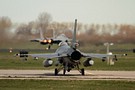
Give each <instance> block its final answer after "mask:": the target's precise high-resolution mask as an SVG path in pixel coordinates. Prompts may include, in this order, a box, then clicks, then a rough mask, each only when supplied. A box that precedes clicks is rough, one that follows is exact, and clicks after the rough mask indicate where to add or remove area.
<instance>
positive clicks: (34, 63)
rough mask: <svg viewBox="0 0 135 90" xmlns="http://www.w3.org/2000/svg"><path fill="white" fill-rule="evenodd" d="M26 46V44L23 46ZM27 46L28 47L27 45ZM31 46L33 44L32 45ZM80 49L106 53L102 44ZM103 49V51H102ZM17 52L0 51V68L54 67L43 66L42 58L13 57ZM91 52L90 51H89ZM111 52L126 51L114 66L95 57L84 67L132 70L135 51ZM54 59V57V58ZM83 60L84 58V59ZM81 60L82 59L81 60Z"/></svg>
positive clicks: (124, 46)
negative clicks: (90, 64) (125, 55)
mask: <svg viewBox="0 0 135 90" xmlns="http://www.w3.org/2000/svg"><path fill="white" fill-rule="evenodd" d="M120 46H121V48H120ZM134 46H135V45H134V44H124V45H116V46H115V48H114V46H112V47H110V49H111V50H113V49H116V50H117V49H124V48H125V49H129V47H130V48H134ZM25 47H26V46H25ZM27 48H28V47H27ZM32 48H33V46H32ZM80 49H81V50H82V51H84V52H91V50H92V51H94V53H106V52H105V47H104V46H103V45H101V46H94V45H90V46H89V47H84V48H82V47H80ZM102 49H104V51H102ZM45 52H49V53H50V51H47V50H46V51H45ZM15 53H18V52H13V53H9V52H0V69H54V66H52V67H49V68H44V67H43V65H42V62H43V60H44V59H39V60H33V59H32V58H30V57H29V58H28V61H23V60H21V59H20V58H19V57H14V54H15ZM29 53H37V52H29ZM91 53H92V52H91ZM113 53H118V54H122V53H127V54H128V56H127V57H120V58H118V61H116V62H115V65H114V66H109V65H107V62H102V61H101V60H100V59H95V58H93V60H94V61H95V64H94V65H93V66H92V67H86V68H85V69H89V70H127V71H134V70H135V67H134V66H135V53H133V52H132V51H126V52H121V51H113ZM54 60H56V59H54ZM84 60H85V59H84ZM81 61H83V60H81Z"/></svg>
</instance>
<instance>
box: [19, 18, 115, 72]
mask: <svg viewBox="0 0 135 90" xmlns="http://www.w3.org/2000/svg"><path fill="white" fill-rule="evenodd" d="M76 27H77V19H76V20H75V26H74V33H73V39H72V43H71V46H70V45H68V44H67V42H61V43H60V44H59V46H60V47H59V48H58V49H57V50H56V52H55V53H50V54H46V53H45V54H28V52H25V51H24V52H23V51H22V52H20V54H17V55H18V56H20V57H24V58H27V57H28V56H29V55H30V56H32V57H41V58H46V60H44V61H43V64H44V67H49V66H52V65H53V61H52V60H51V59H52V58H58V59H57V61H56V62H55V65H56V68H55V73H54V74H55V75H58V73H59V72H60V71H61V70H63V74H64V75H65V73H66V72H69V71H70V70H72V69H73V68H77V69H78V71H79V72H80V73H81V74H82V75H85V71H84V68H80V65H81V61H80V60H81V58H83V57H84V58H86V60H85V61H84V62H83V65H84V66H85V67H87V66H92V65H93V64H94V61H93V60H92V58H99V59H101V60H103V61H104V60H106V58H107V57H111V58H112V59H113V60H117V57H116V56H117V55H114V54H92V53H83V52H81V51H80V50H78V49H77V43H76Z"/></svg>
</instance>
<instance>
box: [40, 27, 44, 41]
mask: <svg viewBox="0 0 135 90" xmlns="http://www.w3.org/2000/svg"><path fill="white" fill-rule="evenodd" d="M39 32H40V39H41V40H44V39H45V38H44V36H43V31H42V30H41V29H40V31H39Z"/></svg>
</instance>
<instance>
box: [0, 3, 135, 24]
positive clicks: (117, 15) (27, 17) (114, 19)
mask: <svg viewBox="0 0 135 90" xmlns="http://www.w3.org/2000/svg"><path fill="white" fill-rule="evenodd" d="M42 12H47V13H49V14H51V16H52V17H53V21H57V22H67V21H74V19H76V18H77V19H78V21H79V22H82V23H88V24H90V23H98V24H106V23H117V24H120V23H124V24H125V23H126V24H135V0H0V17H1V16H8V17H9V18H10V19H11V20H12V22H19V23H20V22H30V21H35V20H36V19H37V17H38V15H39V14H40V13H42Z"/></svg>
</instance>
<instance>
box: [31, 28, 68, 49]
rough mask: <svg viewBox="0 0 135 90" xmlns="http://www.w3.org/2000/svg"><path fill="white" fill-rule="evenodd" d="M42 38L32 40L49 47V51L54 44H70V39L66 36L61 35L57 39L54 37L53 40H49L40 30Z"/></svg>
mask: <svg viewBox="0 0 135 90" xmlns="http://www.w3.org/2000/svg"><path fill="white" fill-rule="evenodd" d="M39 31H40V38H37V39H33V40H30V41H31V42H40V44H42V45H47V44H48V45H49V46H48V49H50V48H51V45H52V44H59V43H60V42H69V41H70V39H69V38H68V37H66V36H65V34H60V35H59V36H57V37H53V38H47V37H45V38H44V36H43V31H42V30H41V29H40V30H39Z"/></svg>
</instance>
